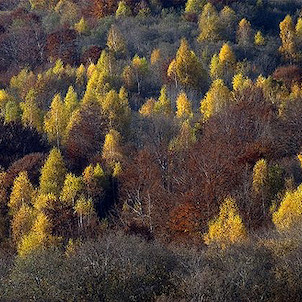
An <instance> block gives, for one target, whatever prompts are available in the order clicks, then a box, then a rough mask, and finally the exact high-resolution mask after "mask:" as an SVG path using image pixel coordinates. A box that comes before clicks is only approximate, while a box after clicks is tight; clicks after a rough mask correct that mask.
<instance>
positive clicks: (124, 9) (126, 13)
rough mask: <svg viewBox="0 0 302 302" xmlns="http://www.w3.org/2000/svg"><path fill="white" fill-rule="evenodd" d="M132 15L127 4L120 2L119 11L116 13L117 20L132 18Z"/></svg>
mask: <svg viewBox="0 0 302 302" xmlns="http://www.w3.org/2000/svg"><path fill="white" fill-rule="evenodd" d="M131 15H132V12H131V9H130V7H129V6H128V5H127V4H126V2H125V1H119V3H118V7H117V10H116V12H115V17H116V18H121V17H130V16H131Z"/></svg>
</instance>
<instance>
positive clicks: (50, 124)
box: [44, 94, 68, 148]
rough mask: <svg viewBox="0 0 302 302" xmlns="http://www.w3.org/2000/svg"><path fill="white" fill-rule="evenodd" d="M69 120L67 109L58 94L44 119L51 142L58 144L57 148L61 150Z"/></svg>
mask: <svg viewBox="0 0 302 302" xmlns="http://www.w3.org/2000/svg"><path fill="white" fill-rule="evenodd" d="M67 123H68V119H67V114H66V108H65V106H64V103H63V102H62V99H61V96H60V95H59V94H56V95H55V96H54V98H53V101H52V103H51V107H50V111H49V112H48V113H47V114H46V116H45V119H44V129H45V132H46V133H47V136H48V140H49V141H50V142H56V144H57V148H60V146H61V141H62V139H63V137H64V135H65V131H66V127H67Z"/></svg>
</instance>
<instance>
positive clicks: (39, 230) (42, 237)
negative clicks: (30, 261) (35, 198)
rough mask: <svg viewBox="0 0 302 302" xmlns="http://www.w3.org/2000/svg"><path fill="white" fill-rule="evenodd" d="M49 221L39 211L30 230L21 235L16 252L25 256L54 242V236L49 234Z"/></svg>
mask: <svg viewBox="0 0 302 302" xmlns="http://www.w3.org/2000/svg"><path fill="white" fill-rule="evenodd" d="M51 228H52V225H51V222H50V220H49V219H48V218H47V216H46V215H45V214H44V213H39V214H38V215H37V218H36V220H35V222H34V225H33V227H32V229H31V231H30V232H29V233H28V234H27V235H25V236H23V237H22V239H21V241H20V242H19V244H18V254H19V256H20V257H23V258H24V257H26V256H27V255H28V254H30V253H32V252H35V251H37V250H39V249H43V248H46V247H47V246H49V245H51V244H53V243H55V241H56V238H55V237H53V236H52V235H51Z"/></svg>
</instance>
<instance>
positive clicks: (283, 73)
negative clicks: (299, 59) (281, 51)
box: [273, 65, 302, 89]
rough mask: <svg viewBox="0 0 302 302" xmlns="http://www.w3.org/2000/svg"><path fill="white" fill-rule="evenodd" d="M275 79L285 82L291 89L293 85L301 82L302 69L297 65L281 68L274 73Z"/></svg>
mask: <svg viewBox="0 0 302 302" xmlns="http://www.w3.org/2000/svg"><path fill="white" fill-rule="evenodd" d="M273 78H274V79H275V80H277V81H281V82H283V83H284V84H285V86H286V87H287V88H288V89H289V88H290V87H291V86H292V85H293V84H295V83H300V82H301V80H302V69H301V68H300V67H299V66H297V65H288V66H281V67H278V68H277V69H276V70H275V71H274V73H273Z"/></svg>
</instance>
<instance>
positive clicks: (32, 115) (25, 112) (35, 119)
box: [21, 89, 43, 132]
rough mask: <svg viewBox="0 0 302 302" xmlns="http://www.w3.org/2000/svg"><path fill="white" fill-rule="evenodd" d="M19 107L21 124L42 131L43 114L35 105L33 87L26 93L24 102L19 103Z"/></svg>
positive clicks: (35, 99)
mask: <svg viewBox="0 0 302 302" xmlns="http://www.w3.org/2000/svg"><path fill="white" fill-rule="evenodd" d="M21 109H22V123H23V125H24V126H27V127H30V128H31V129H33V128H35V129H37V130H38V131H39V132H42V129H43V114H42V110H40V108H39V107H38V105H37V94H36V92H35V91H34V90H33V89H30V90H29V92H28V93H27V95H26V98H25V101H24V103H21Z"/></svg>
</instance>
